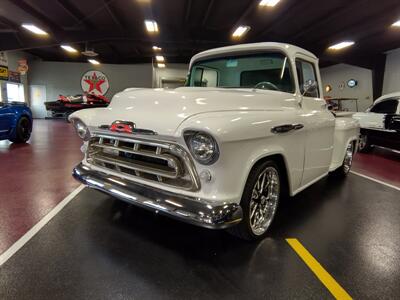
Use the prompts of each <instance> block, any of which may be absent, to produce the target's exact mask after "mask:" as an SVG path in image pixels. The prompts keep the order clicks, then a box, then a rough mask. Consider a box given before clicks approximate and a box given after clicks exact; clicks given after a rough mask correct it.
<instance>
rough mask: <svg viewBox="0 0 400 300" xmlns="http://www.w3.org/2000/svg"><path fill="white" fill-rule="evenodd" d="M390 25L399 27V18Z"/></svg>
mask: <svg viewBox="0 0 400 300" xmlns="http://www.w3.org/2000/svg"><path fill="white" fill-rule="evenodd" d="M392 26H393V27H400V20H398V21H396V22H394V23H393V24H392Z"/></svg>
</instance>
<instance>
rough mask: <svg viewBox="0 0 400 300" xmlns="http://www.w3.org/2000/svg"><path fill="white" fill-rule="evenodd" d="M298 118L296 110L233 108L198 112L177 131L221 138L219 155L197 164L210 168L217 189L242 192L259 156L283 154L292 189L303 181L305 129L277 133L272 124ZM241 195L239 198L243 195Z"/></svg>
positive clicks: (180, 133)
mask: <svg viewBox="0 0 400 300" xmlns="http://www.w3.org/2000/svg"><path fill="white" fill-rule="evenodd" d="M295 121H296V114H295V111H293V110H289V111H287V110H285V111H284V110H276V111H239V112H237V111H230V112H212V113H204V114H199V115H195V116H193V117H191V118H189V119H187V120H185V121H184V122H183V123H182V124H181V125H180V126H179V128H178V129H177V131H176V133H175V135H176V136H183V133H184V132H185V131H186V130H194V131H203V132H207V133H209V134H211V135H212V136H213V137H214V138H215V139H216V141H217V142H218V145H219V148H220V158H219V160H218V161H217V162H216V163H215V164H214V165H212V166H207V167H205V166H202V165H199V164H197V168H198V170H200V172H201V170H203V169H208V170H210V171H211V172H212V173H213V174H214V176H215V178H216V180H218V183H217V186H218V189H223V190H225V191H226V192H227V193H230V192H231V191H233V193H234V194H235V195H237V197H238V196H240V197H241V195H242V192H243V189H244V186H245V183H246V181H247V178H248V175H249V173H250V171H251V169H252V168H253V166H254V165H255V164H256V163H257V162H258V161H259V160H260V159H263V158H265V157H268V156H272V155H276V154H278V155H281V156H282V157H283V158H284V161H285V165H286V169H287V174H288V182H289V189H290V191H289V192H290V193H291V194H292V191H294V190H296V189H297V188H298V187H299V186H300V184H301V178H302V173H303V161H304V146H303V145H302V143H303V142H304V132H303V131H302V130H299V131H296V132H292V133H287V134H281V135H277V134H274V133H272V132H271V129H272V127H274V126H277V125H282V124H285V123H291V122H295ZM240 197H239V199H240Z"/></svg>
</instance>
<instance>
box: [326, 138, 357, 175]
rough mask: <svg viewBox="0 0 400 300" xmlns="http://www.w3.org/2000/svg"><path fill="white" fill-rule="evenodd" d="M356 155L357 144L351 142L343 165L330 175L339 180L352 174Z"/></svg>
mask: <svg viewBox="0 0 400 300" xmlns="http://www.w3.org/2000/svg"><path fill="white" fill-rule="evenodd" d="M350 152H351V153H350ZM354 153H355V142H350V143H349V144H348V145H347V147H346V153H345V156H344V159H343V163H342V165H341V166H340V167H339V168H337V169H336V170H335V171H333V172H331V173H330V174H329V175H332V176H334V177H338V178H344V177H346V176H347V175H348V174H349V173H350V170H351V166H352V164H353V157H354Z"/></svg>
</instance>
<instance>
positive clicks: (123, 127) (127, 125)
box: [110, 121, 136, 133]
mask: <svg viewBox="0 0 400 300" xmlns="http://www.w3.org/2000/svg"><path fill="white" fill-rule="evenodd" d="M135 127H136V126H135V123H133V122H127V121H115V122H114V123H112V124H111V126H110V130H111V131H116V132H122V133H133V130H134V129H135Z"/></svg>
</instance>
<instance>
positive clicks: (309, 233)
mask: <svg viewBox="0 0 400 300" xmlns="http://www.w3.org/2000/svg"><path fill="white" fill-rule="evenodd" d="M399 211H400V202H399V201H398V191H397V190H395V189H392V188H389V187H386V186H383V185H381V184H379V183H376V182H373V181H370V180H368V179H365V178H362V177H359V176H356V175H353V174H350V175H349V177H348V178H347V179H346V180H344V181H342V180H334V179H332V178H326V179H323V180H321V181H320V182H318V183H317V184H315V185H313V186H312V187H310V188H309V189H307V190H305V191H304V192H302V193H301V194H299V195H298V196H296V197H295V198H293V199H289V200H287V201H286V202H283V203H281V206H280V210H279V213H278V216H277V217H278V218H277V219H276V220H275V222H274V224H273V227H272V228H271V231H270V236H269V237H268V238H267V239H265V240H264V241H262V242H260V243H248V242H243V241H240V240H237V239H235V238H233V237H231V236H230V235H228V234H227V233H225V232H223V231H210V230H206V229H202V228H197V227H193V226H190V225H186V224H183V223H180V222H178V221H175V220H171V219H168V218H165V217H162V216H159V215H155V214H153V213H150V212H147V211H145V210H143V209H139V208H135V207H132V206H129V205H125V204H124V203H122V202H120V201H117V200H114V199H111V198H109V197H108V196H106V195H104V194H101V193H99V192H96V191H93V190H88V189H85V190H84V191H83V192H81V193H80V194H79V195H78V196H77V197H76V198H75V199H74V200H73V201H72V202H71V203H70V204H69V205H68V206H66V207H65V208H64V209H63V210H62V211H61V212H60V213H59V214H58V215H57V216H56V217H55V218H54V219H53V220H52V221H51V222H50V223H49V224H48V225H46V226H45V227H44V228H43V229H42V230H41V231H40V232H39V233H38V234H37V235H36V236H35V237H34V238H33V239H32V240H31V241H30V242H29V243H28V244H26V245H25V247H23V248H22V249H21V250H20V251H19V252H17V253H16V254H15V255H14V256H13V257H12V258H11V259H10V260H9V261H7V263H5V264H4V265H3V267H2V268H1V270H0V272H1V280H0V299H33V300H35V299H45V298H47V297H48V295H52V298H56V299H75V298H80V299H294V298H295V299H332V296H331V295H330V294H329V292H328V291H327V290H326V289H325V287H324V286H323V285H322V284H321V283H320V282H319V281H318V279H317V278H316V277H315V276H314V275H313V274H312V273H311V272H310V270H309V269H308V267H306V266H305V264H304V263H303V262H302V261H301V260H300V258H299V257H298V256H297V254H296V253H295V252H294V251H293V250H292V249H291V248H290V247H289V246H288V245H287V243H286V242H285V238H288V237H292V238H298V239H299V240H300V241H301V242H302V244H303V245H304V246H305V247H306V248H307V249H308V250H309V251H310V252H311V253H312V254H313V256H314V257H315V258H316V259H317V260H318V261H319V262H320V263H321V264H322V265H323V266H324V267H325V269H326V270H327V271H328V272H329V273H330V274H331V275H332V276H333V277H334V278H335V279H336V280H337V282H338V283H339V284H340V285H341V286H342V287H343V288H344V289H345V290H346V291H347V292H348V293H349V294H350V295H351V296H352V297H353V298H355V299H397V298H398V296H399V295H400V276H399V275H400V252H399V251H398V249H399V248H400V235H399V228H400V218H399Z"/></svg>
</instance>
